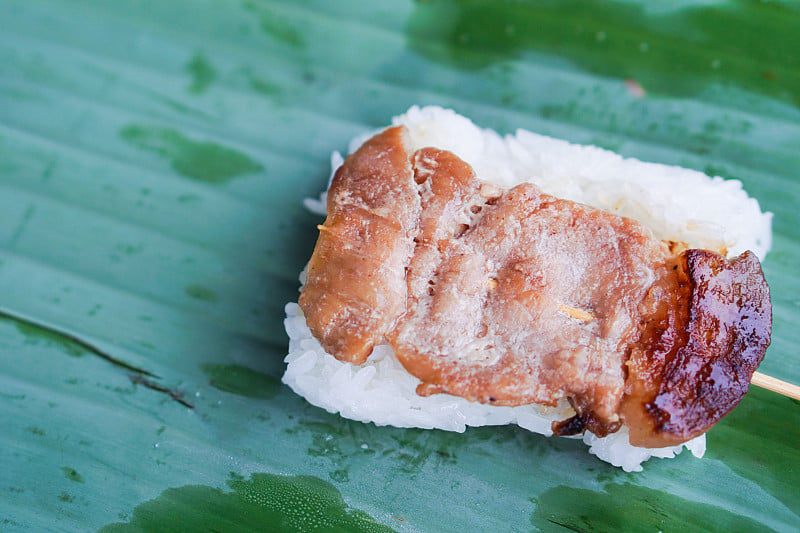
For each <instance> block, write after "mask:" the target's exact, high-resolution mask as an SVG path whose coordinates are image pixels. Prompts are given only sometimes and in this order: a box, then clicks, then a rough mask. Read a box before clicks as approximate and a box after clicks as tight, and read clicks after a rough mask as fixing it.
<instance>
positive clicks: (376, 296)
mask: <svg viewBox="0 0 800 533" xmlns="http://www.w3.org/2000/svg"><path fill="white" fill-rule="evenodd" d="M406 146H407V145H406V141H405V134H404V129H403V128H402V127H399V128H390V129H387V130H385V131H384V132H383V133H381V134H379V135H377V136H375V137H374V138H373V139H371V140H370V141H368V142H367V143H365V145H364V146H362V148H361V149H359V150H358V151H357V152H356V153H355V154H353V155H351V156H350V157H349V158H348V159H347V161H346V162H345V164H344V165H343V167H342V168H341V169H340V170H339V171H338V172H337V174H336V176H335V177H334V180H333V183H332V186H331V190H330V192H329V205H328V212H329V216H328V219H327V220H326V223H325V225H324V226H322V227H321V233H320V240H319V241H318V243H317V248H316V249H315V252H314V256H313V257H312V260H311V262H310V264H309V275H308V282H307V284H306V287H305V288H304V290H303V294H302V295H301V299H300V305H301V307H302V308H303V311H304V313H305V315H306V319H307V321H308V323H309V326H310V327H311V330H312V332H313V333H314V335H315V337H316V338H318V339H319V340H320V341H321V343H322V345H323V347H325V349H326V350H327V351H328V352H330V353H331V354H333V355H334V356H336V357H337V358H339V359H341V360H345V361H350V362H354V363H356V364H358V363H361V362H363V360H365V359H366V357H367V355H368V354H369V352H370V351H371V349H372V346H373V345H374V344H375V343H379V342H381V341H382V340H383V338H384V337H386V338H387V339H388V341H389V343H390V344H391V346H392V348H393V349H394V351H395V353H396V355H397V357H398V359H399V360H400V362H401V363H402V364H403V366H404V367H405V368H406V370H408V371H409V372H410V373H411V374H413V375H415V376H416V377H418V378H419V379H420V380H421V382H422V383H421V385H420V386H419V387H418V393H419V394H422V395H426V394H434V393H441V392H444V393H450V394H454V395H457V396H461V397H464V398H466V399H469V400H472V401H479V402H483V403H489V404H494V405H523V404H529V403H539V404H544V405H555V404H556V403H557V402H558V401H559V400H560V399H563V398H567V399H568V400H569V401H570V403H571V404H572V406H573V407H574V408H575V410H576V415H575V417H573V418H571V419H569V420H567V421H563V422H559V423H554V425H553V429H554V432H555V433H556V434H572V433H577V432H581V431H583V430H586V429H589V430H591V431H592V432H594V433H595V434H598V435H600V436H602V435H605V434H608V433H610V432H613V431H616V430H617V429H618V428H619V427H620V425H621V423H622V422H623V421H624V422H625V423H626V425H628V426H629V427H630V428H631V440H632V443H633V444H637V445H647V446H651V447H656V446H666V445H670V444H674V443H676V442H682V441H684V440H688V439H689V438H691V437H693V436H695V435H696V434H698V433H700V432H702V431H705V430H706V429H707V428H708V427H710V426H711V425H713V424H714V423H715V422H716V421H717V420H718V419H719V418H720V417H721V416H723V415H724V414H725V413H727V412H728V411H729V410H730V409H732V408H733V406H735V405H736V403H738V401H739V400H740V399H741V397H742V395H743V394H744V393H745V392H746V390H747V389H746V386H747V383H749V378H750V376H751V375H752V371H753V370H754V369H755V368H756V367H757V365H758V363H759V362H760V361H761V359H762V358H763V355H764V351H765V350H766V346H767V345H768V344H769V325H770V320H771V317H770V313H769V293H768V289H766V284H765V283H764V281H763V275H762V274H761V271H760V267H759V265H758V261H757V260H756V259H755V257H753V256H752V254H750V255H747V254H745V256H742V258H738V259H734V260H733V261H730V262H729V261H727V260H726V259H724V258H723V257H722V256H720V255H718V254H715V253H713V252H708V251H699V250H689V251H686V252H683V253H682V254H679V255H675V254H674V253H673V252H672V251H671V246H670V245H669V243H662V242H659V241H657V240H656V239H655V238H654V237H653V236H652V233H651V232H650V231H649V230H647V229H646V228H644V227H643V226H641V225H640V224H638V223H636V222H634V221H632V220H629V219H625V218H622V217H618V216H615V215H611V214H609V213H605V212H603V211H600V210H598V209H594V208H591V207H588V206H584V205H581V204H577V203H574V202H569V201H565V200H559V199H556V198H553V197H551V196H548V195H545V194H543V193H542V192H541V191H539V190H538V188H536V187H535V186H533V185H530V184H522V185H519V186H517V187H514V188H512V189H510V190H505V189H503V188H500V187H498V186H495V185H492V184H488V183H484V182H481V181H480V180H478V179H476V177H475V175H474V173H473V171H472V169H471V168H470V167H469V165H467V164H466V163H465V162H464V161H463V160H461V159H460V158H458V157H457V156H455V155H454V154H452V153H450V152H446V151H442V150H438V149H434V148H425V149H422V150H418V151H416V152H413V153H410V152H409V151H408V149H407V147H406ZM673 244H674V243H673ZM672 249H674V248H672ZM731 265H733V266H731ZM704 269H705V270H704ZM729 271H730V272H733V274H730V273H729ZM750 286H752V287H754V289H751V288H750ZM708 287H710V288H708ZM726 291H728V292H732V293H735V294H736V295H737V297H736V298H734V299H732V300H731V299H730V298H728V300H730V302H728V300H725V301H726V302H728V303H727V304H726V305H716V304H715V303H714V302H718V301H722V300H724V299H725V298H727V297H726V296H725V295H726V294H728V292H726ZM689 296H691V298H689ZM690 302H691V305H688V304H689V303H690ZM731 306H733V307H731ZM736 306H738V308H739V309H740V310H741V309H747V310H750V311H748V312H745V311H741V312H740V313H739V314H738V315H737V314H736V313H735V312H734V311H735V310H736ZM765 310H766V311H765ZM745 322H746V323H747V324H749V325H746V326H745V325H743V324H745ZM717 323H719V324H723V325H724V327H721V329H719V330H720V331H723V330H724V331H725V332H732V333H731V334H730V335H728V336H727V337H724V339H723V337H719V335H718V337H719V339H718V341H716V342H711V343H710V344H709V343H706V345H703V344H702V343H700V341H699V340H698V339H699V336H701V333H698V332H700V331H706V332H707V331H709V330H708V326H709V324H712V325H713V324H717ZM693 332H694V333H693ZM693 335H694V336H693ZM712 336H713V335H712ZM695 337H697V339H695ZM691 339H694V340H692V341H691V342H689V341H690V340H691ZM725 339H727V340H725ZM731 339H732V340H731ZM726 342H727V344H725V343H726ZM670 343H671V344H670ZM679 348H680V349H679ZM720 373H721V374H720ZM718 375H726V376H727V375H730V376H732V378H731V379H732V380H733V381H735V382H736V383H737V384H739V386H738V388H737V387H733V388H730V389H726V390H728V391H729V392H728V393H727V394H710V393H708V392H707V391H709V390H715V389H714V388H713V387H711V388H709V383H710V381H709V380H710V379H716V376H718ZM710 376H711V377H710ZM742 384H744V388H742V386H741V385H742ZM692 386H694V387H695V388H694V389H692ZM692 390H695V391H696V392H697V394H694V396H696V397H699V398H702V401H701V404H702V405H705V406H706V407H704V408H700V409H698V408H695V407H693V406H695V404H697V402H696V401H695V400H692V399H691V398H692V397H693V396H692V393H691V391H692ZM698 391H699V392H698ZM681 398H684V399H685V401H683V403H681V402H682V400H681ZM703 402H705V403H703ZM698 405H700V404H698Z"/></svg>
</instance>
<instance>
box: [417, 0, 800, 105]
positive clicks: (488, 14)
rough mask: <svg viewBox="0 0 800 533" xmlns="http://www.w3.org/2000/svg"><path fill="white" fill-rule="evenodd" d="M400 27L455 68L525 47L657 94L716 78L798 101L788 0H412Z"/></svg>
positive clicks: (798, 25) (793, 9) (798, 28)
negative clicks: (669, 4)
mask: <svg viewBox="0 0 800 533" xmlns="http://www.w3.org/2000/svg"><path fill="white" fill-rule="evenodd" d="M408 35H409V40H410V41H409V44H410V46H411V48H412V49H414V50H416V51H418V52H420V53H422V54H424V55H426V56H428V57H431V58H433V59H436V60H438V61H442V62H446V63H448V64H453V65H455V66H458V67H461V68H468V69H480V68H483V67H486V66H488V65H490V64H493V63H495V62H498V61H507V60H509V59H512V58H516V57H519V56H520V55H521V54H522V53H524V52H525V51H528V50H534V51H539V52H546V53H553V54H557V55H558V56H559V57H561V58H567V59H569V60H571V61H573V62H574V63H575V64H577V65H578V66H580V67H582V68H584V69H586V70H587V71H589V72H592V73H596V74H599V75H602V76H613V77H617V78H630V79H634V80H636V81H637V82H638V83H639V84H640V85H641V86H642V87H643V88H644V89H645V90H646V91H648V92H654V93H656V94H662V95H671V96H694V95H696V94H698V93H699V92H700V91H701V90H702V89H704V88H705V87H706V86H707V85H708V84H709V83H712V82H723V83H730V84H734V85H736V86H739V87H741V88H744V89H747V90H751V91H755V92H758V93H762V94H765V95H768V96H771V97H775V98H780V99H782V100H784V101H786V102H789V103H793V104H795V105H800V54H798V53H797V46H798V44H797V43H798V41H797V36H798V35H800V11H798V6H797V4H795V5H791V4H786V3H779V2H769V3H767V2H753V1H749V0H736V1H733V2H727V3H724V4H723V5H697V6H685V7H684V8H683V9H679V10H671V9H668V8H667V9H664V10H663V12H659V10H658V9H653V10H652V12H648V11H647V8H646V7H642V6H641V5H632V4H631V3H628V2H597V1H592V0H568V1H564V2H536V1H531V0H502V1H499V2H484V1H481V0H430V1H424V2H418V3H417V7H416V9H415V11H414V14H413V16H412V17H411V19H410V21H409V24H408ZM437 45H438V46H437Z"/></svg>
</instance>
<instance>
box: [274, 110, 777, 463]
mask: <svg viewBox="0 0 800 533" xmlns="http://www.w3.org/2000/svg"><path fill="white" fill-rule="evenodd" d="M392 123H393V124H394V125H400V124H404V125H405V126H407V127H408V129H409V133H410V138H411V147H410V148H411V150H417V149H420V148H424V147H428V146H433V147H436V148H440V149H444V150H450V151H452V152H453V153H455V154H456V155H458V156H459V157H461V158H462V159H463V160H465V161H466V162H467V163H469V164H470V165H471V166H472V168H473V169H474V170H475V173H476V174H477V176H478V178H479V179H481V180H484V181H491V182H494V183H497V184H498V185H502V186H504V187H512V186H514V185H517V184H519V183H524V182H531V183H534V184H536V185H537V186H539V187H540V188H541V189H542V190H543V191H544V192H546V193H548V194H551V195H553V196H556V197H559V198H565V199H568V200H572V201H575V202H580V203H584V204H588V205H591V206H594V207H597V208H599V209H602V210H604V211H607V212H610V213H614V214H617V215H620V216H625V217H629V218H632V219H635V220H637V221H639V222H641V223H642V224H644V225H645V226H647V227H649V228H650V229H651V230H652V231H653V233H654V234H655V236H656V237H657V238H659V239H663V240H673V241H683V242H686V243H687V244H688V245H689V246H690V247H691V248H710V249H714V250H721V249H727V251H728V255H729V256H734V255H738V254H740V253H741V252H743V251H745V250H751V251H752V252H753V253H755V254H756V255H757V256H758V257H759V259H761V260H763V259H764V256H765V255H766V254H767V252H768V251H769V248H770V246H771V236H772V214H771V213H763V212H762V211H761V209H760V208H759V205H758V202H757V201H756V200H755V199H753V198H750V197H749V196H748V195H747V193H746V192H745V191H744V190H743V189H742V184H741V183H740V182H739V181H736V180H723V179H722V178H718V177H716V178H710V177H708V176H706V175H705V174H703V173H701V172H697V171H694V170H689V169H685V168H681V167H674V166H668V165H661V164H655V163H644V162H641V161H638V160H636V159H625V158H622V157H621V156H619V155H617V154H615V153H613V152H609V151H608V150H603V149H600V148H597V147H593V146H581V145H576V144H570V143H568V142H566V141H563V140H559V139H553V138H550V137H545V136H543V135H538V134H535V133H531V132H528V131H524V130H518V131H517V132H516V134H515V135H508V136H505V137H501V136H500V135H499V134H497V133H496V132H494V131H492V130H485V129H481V128H478V127H477V126H475V124H473V123H472V122H471V121H470V120H469V119H467V118H465V117H463V116H460V115H458V114H456V113H455V112H453V111H451V110H447V109H442V108H440V107H424V108H418V107H412V108H411V109H409V110H408V112H407V113H406V114H404V115H401V116H399V117H395V118H394V119H393V121H392ZM371 136H372V133H370V134H367V135H364V136H361V137H358V138H356V139H354V140H353V141H352V142H351V144H350V147H349V149H350V152H351V153H352V152H354V151H355V150H356V149H358V147H359V146H361V144H362V143H363V142H364V141H365V140H366V139H368V138H369V137H371ZM342 162H343V158H342V157H341V155H339V154H338V153H334V154H333V155H332V157H331V164H332V168H333V172H335V171H336V169H337V168H338V167H339V166H340V165H341V164H342ZM325 200H326V193H323V194H322V196H321V197H320V199H319V200H317V199H308V200H306V201H305V205H306V207H308V208H309V209H310V210H312V211H314V212H317V213H321V214H324V213H325ZM300 282H301V283H304V282H305V273H304V272H303V273H301V276H300ZM285 324H286V332H287V333H288V334H289V338H290V342H289V354H288V355H287V356H286V363H287V369H286V373H285V374H284V376H283V382H284V383H286V384H287V385H288V386H289V387H291V388H292V390H294V391H295V392H296V393H297V394H299V395H301V396H303V397H304V398H305V399H306V400H308V401H309V402H310V403H312V404H314V405H316V406H318V407H322V408H323V409H325V410H327V411H329V412H331V413H338V414H340V415H341V416H343V417H345V418H350V419H353V420H358V421H361V422H373V423H375V424H377V425H391V426H396V427H416V428H425V429H433V428H437V429H443V430H448V431H459V432H462V431H464V430H465V429H466V428H467V426H485V425H505V424H517V425H519V426H520V427H523V428H525V429H528V430H530V431H533V432H536V433H540V434H542V435H546V436H550V435H552V431H551V429H550V423H551V422H552V421H554V420H563V419H565V418H567V417H569V416H571V414H572V411H571V410H570V408H569V406H568V405H567V404H566V402H563V404H561V405H559V406H558V407H556V408H545V407H540V406H535V405H525V406H519V407H500V406H490V405H484V404H480V403H474V402H469V401H467V400H464V399H463V398H458V397H455V396H451V395H447V394H436V395H432V396H428V397H422V396H418V395H417V394H416V392H415V389H416V387H417V385H418V384H419V383H420V382H419V380H418V379H417V378H415V377H414V376H412V375H411V374H409V373H408V372H406V371H405V369H404V368H403V367H402V365H401V364H400V363H399V361H398V360H397V359H396V358H395V356H394V353H393V352H392V349H391V348H390V347H389V346H388V345H386V344H382V345H379V346H376V347H375V349H374V350H373V352H372V354H371V355H370V357H369V359H368V360H367V362H366V363H364V364H363V365H361V366H360V367H356V366H354V365H351V364H350V363H343V362H340V361H338V360H336V359H335V358H334V357H333V356H331V355H329V354H327V353H325V351H324V350H323V349H322V347H321V346H320V344H319V343H318V342H317V341H316V339H314V338H313V336H312V335H311V331H310V330H309V329H308V327H307V326H306V323H305V318H304V317H303V313H302V311H301V309H300V307H299V306H298V305H297V304H295V303H290V304H288V305H287V306H286V321H285ZM583 441H584V442H585V443H586V444H587V445H588V446H589V452H590V453H593V454H595V455H596V456H597V457H599V458H600V459H602V460H604V461H607V462H609V463H611V464H613V465H615V466H619V467H622V468H623V469H624V470H626V471H629V472H630V471H640V470H642V466H641V464H642V463H643V462H644V461H646V460H647V459H649V458H650V457H662V458H669V457H674V456H675V455H676V454H678V453H680V452H681V451H682V450H683V449H684V447H685V448H687V449H689V450H690V451H691V452H692V453H693V454H694V455H695V456H697V457H702V456H703V454H704V453H705V435H701V436H700V437H697V438H696V439H693V440H691V441H689V442H687V443H685V444H683V445H679V446H673V447H668V448H655V449H650V448H639V447H635V446H631V444H630V443H629V442H628V432H627V430H626V429H625V428H623V429H622V430H620V431H618V432H617V433H613V434H611V435H608V436H607V437H604V438H599V437H597V436H595V435H593V434H591V433H589V432H587V433H586V434H585V435H584V436H583Z"/></svg>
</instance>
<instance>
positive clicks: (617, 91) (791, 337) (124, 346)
mask: <svg viewBox="0 0 800 533" xmlns="http://www.w3.org/2000/svg"><path fill="white" fill-rule="evenodd" d="M798 35H800V11H799V10H798V8H797V5H796V4H794V3H790V2H785V3H783V2H756V1H744V0H737V1H728V2H726V1H721V0H720V1H708V2H700V3H692V2H684V1H677V0H676V1H672V2H657V3H656V2H653V3H651V2H640V1H634V0H626V1H617V2H596V1H590V0H570V1H566V2H533V1H510V0H509V1H507V2H484V1H478V0H425V1H419V2H411V1H400V0H387V1H380V2H375V1H366V0H353V1H348V2H328V1H322V0H317V1H312V0H306V1H293V0H284V1H267V0H243V1H234V0H138V1H128V2H121V1H120V2H105V1H100V0H73V1H66V0H4V1H3V2H0V311H2V314H1V315H0V427H2V431H0V531H3V532H6V531H14V532H16V531H80V532H84V531H98V530H103V531H126V532H127V531H315V530H316V531H358V530H362V531H384V530H388V529H393V530H397V531H530V530H543V531H565V530H571V531H613V530H620V531H653V532H655V531H697V530H710V531H751V530H752V531H758V530H775V531H797V530H798V529H800V496H798V494H800V492H798V488H800V466H798V465H799V464H800V451H798V447H800V405H798V402H794V401H791V400H787V399H784V398H781V397H779V396H777V395H775V394H773V393H769V392H765V391H761V390H752V391H751V393H750V394H748V396H747V397H746V398H745V400H744V401H743V402H742V404H741V405H740V406H739V408H737V409H736V410H735V411H734V412H733V413H732V414H731V415H730V416H729V417H727V418H726V419H724V420H723V421H722V422H721V423H720V424H719V425H718V426H717V427H715V428H714V429H713V430H712V431H711V432H710V434H709V436H708V448H709V449H708V452H707V454H706V457H705V458H704V459H695V458H693V457H691V456H690V455H689V454H683V455H682V456H680V457H678V458H677V459H674V460H651V461H650V462H648V463H646V465H645V471H644V472H643V473H636V474H627V473H625V472H623V471H621V470H618V469H615V468H613V467H611V466H609V465H607V464H605V463H602V462H600V461H598V460H597V459H595V458H594V457H593V456H591V455H589V454H588V453H587V452H586V448H585V446H584V445H583V444H581V443H580V442H576V441H573V440H568V439H547V438H544V437H540V436H538V435H533V434H530V433H528V432H526V431H523V430H521V429H518V428H515V427H500V428H491V427H487V428H480V429H471V430H468V431H467V432H466V433H464V434H451V433H446V432H441V431H423V430H403V429H396V428H387V427H375V426H374V425H372V424H361V423H357V422H351V421H347V420H344V419H341V418H339V417H337V416H334V415H330V414H328V413H326V412H324V411H322V410H320V409H317V408H314V407H312V406H310V405H309V404H307V403H306V402H305V401H303V400H302V399H301V398H298V397H297V396H295V395H294V394H293V393H292V392H291V391H290V390H289V389H288V388H287V387H285V386H283V385H281V384H280V376H281V374H282V370H283V362H282V358H283V356H284V354H285V351H286V349H287V339H286V336H285V333H284V331H283V324H282V319H283V307H284V305H285V304H286V303H287V302H289V301H294V300H295V299H296V297H297V288H298V281H297V275H298V273H299V272H300V270H301V269H302V268H303V265H304V264H305V262H306V261H307V259H308V257H309V255H310V253H311V250H312V249H313V245H314V240H315V238H316V230H315V224H317V223H319V221H320V219H319V217H318V216H315V215H312V214H310V213H308V212H307V211H306V210H305V209H304V207H303V205H302V200H303V199H304V198H306V197H309V196H316V195H317V194H318V193H319V192H320V191H321V190H322V189H323V188H324V187H325V184H326V181H327V179H328V176H329V172H330V169H329V161H330V154H331V152H332V151H334V150H340V151H341V150H345V149H346V147H347V142H348V141H349V139H350V138H352V137H353V136H355V135H358V134H361V133H364V132H366V131H369V130H371V129H374V128H376V127H379V126H381V125H384V124H386V123H387V122H388V121H389V120H390V118H391V117H392V116H393V115H396V114H398V113H401V112H403V111H405V110H406V109H407V108H408V107H409V106H411V105H413V104H438V105H444V106H448V107H453V108H455V109H456V110H458V111H459V112H461V113H463V114H465V115H468V116H470V117H472V118H473V119H474V120H475V121H476V122H477V123H478V124H480V125H482V126H486V127H492V128H495V129H498V130H500V131H502V132H513V131H514V130H515V129H516V128H526V129H529V130H533V131H537V132H540V133H544V134H548V135H552V136H556V137H561V138H565V139H568V140H571V141H575V142H581V143H591V144H597V145H600V146H603V147H606V148H609V149H612V150H615V151H617V152H619V153H621V154H623V155H626V156H633V157H638V158H640V159H643V160H648V161H657V162H663V163H668V164H676V165H681V166H686V167H690V168H694V169H698V170H700V171H703V172H706V173H708V174H711V175H721V176H723V177H726V178H735V179H739V180H741V181H742V182H743V183H744V186H745V188H746V189H747V190H748V191H749V192H750V194H751V195H753V196H754V197H755V198H757V199H758V201H759V202H760V203H761V205H762V207H763V208H764V209H766V210H769V211H772V212H773V213H774V214H775V219H774V231H775V239H774V245H773V250H772V252H771V253H770V255H769V256H768V257H767V259H766V261H765V262H764V265H763V266H764V270H765V273H766V276H767V278H768V281H769V283H770V285H771V287H772V296H773V308H774V332H773V333H774V336H773V343H772V346H771V348H770V349H769V351H768V353H767V358H766V360H765V362H764V363H763V365H762V370H763V371H764V372H765V373H768V374H770V375H773V376H776V377H778V378H781V379H785V380H788V381H792V382H795V383H800V357H799V356H798V354H797V346H798V345H799V344H800V327H798V325H799V324H800V290H799V289H800V281H798V264H800V231H799V230H798V227H800V224H798V222H800V219H798V215H797V209H798V206H799V205H800V107H799V106H800V54H798V53H797V50H798V42H799V41H798Z"/></svg>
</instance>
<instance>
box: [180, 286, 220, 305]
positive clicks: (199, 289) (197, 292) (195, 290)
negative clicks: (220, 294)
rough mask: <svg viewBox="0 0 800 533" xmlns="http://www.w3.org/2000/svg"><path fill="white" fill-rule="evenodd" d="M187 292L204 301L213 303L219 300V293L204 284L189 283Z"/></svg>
mask: <svg viewBox="0 0 800 533" xmlns="http://www.w3.org/2000/svg"><path fill="white" fill-rule="evenodd" d="M186 294H187V295H189V296H190V297H192V298H194V299H195V300H201V301H203V302H209V303H213V302H216V301H217V293H216V292H214V291H213V290H212V289H209V288H208V287H204V286H202V285H197V284H193V285H189V286H188V287H186Z"/></svg>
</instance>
